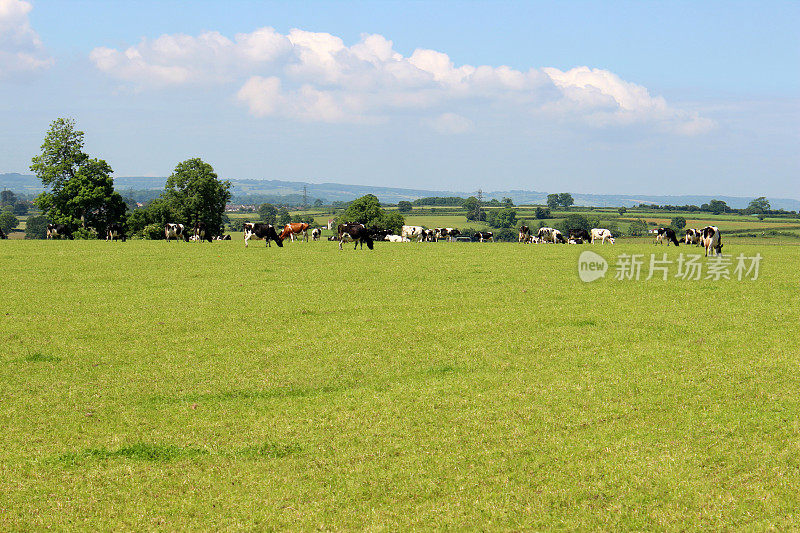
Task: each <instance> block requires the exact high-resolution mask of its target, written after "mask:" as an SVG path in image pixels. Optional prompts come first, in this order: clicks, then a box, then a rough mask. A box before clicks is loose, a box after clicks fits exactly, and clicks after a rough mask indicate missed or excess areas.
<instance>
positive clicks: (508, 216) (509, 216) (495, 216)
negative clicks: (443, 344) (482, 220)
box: [486, 208, 517, 228]
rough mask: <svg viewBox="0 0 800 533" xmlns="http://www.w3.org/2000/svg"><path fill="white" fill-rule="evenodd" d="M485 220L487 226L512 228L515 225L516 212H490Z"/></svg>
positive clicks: (508, 210) (511, 210)
mask: <svg viewBox="0 0 800 533" xmlns="http://www.w3.org/2000/svg"><path fill="white" fill-rule="evenodd" d="M486 218H487V220H486V221H487V222H488V223H489V225H490V226H493V227H495V228H513V227H514V226H516V224H517V212H516V211H515V210H514V209H508V208H506V209H501V210H499V211H492V212H491V213H489V215H488V216H487V217H486Z"/></svg>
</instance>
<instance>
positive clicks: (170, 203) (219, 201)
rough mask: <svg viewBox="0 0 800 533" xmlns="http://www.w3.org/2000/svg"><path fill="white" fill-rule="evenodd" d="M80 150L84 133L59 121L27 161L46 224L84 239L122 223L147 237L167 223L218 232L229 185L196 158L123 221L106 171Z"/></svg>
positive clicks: (67, 121) (109, 172)
mask: <svg viewBox="0 0 800 533" xmlns="http://www.w3.org/2000/svg"><path fill="white" fill-rule="evenodd" d="M83 146H84V133H83V132H82V131H78V130H77V129H75V121H74V120H72V119H65V118H59V119H56V120H55V121H53V123H52V124H51V125H50V129H49V130H48V132H47V134H46V135H45V139H44V143H43V144H42V147H41V150H42V151H41V153H40V154H39V155H37V156H35V157H34V158H33V159H32V163H31V167H30V168H31V170H32V171H33V172H34V173H35V174H36V176H37V177H38V178H39V179H40V180H41V181H42V184H43V185H44V186H45V187H46V189H47V190H46V191H45V192H43V193H42V194H40V195H39V196H37V197H36V199H35V201H34V204H35V205H36V206H37V207H38V208H39V209H41V210H42V212H43V213H44V216H45V217H46V221H49V222H50V223H54V224H64V225H65V226H67V227H68V228H69V229H70V230H71V231H73V233H74V234H75V235H76V236H78V237H87V238H88V237H90V236H92V235H94V234H96V235H100V236H102V235H104V234H105V232H106V228H107V227H108V225H109V224H111V223H125V224H127V226H128V230H129V231H131V232H138V233H140V234H141V235H143V236H146V237H150V238H160V237H161V236H163V227H164V224H166V223H167V222H177V223H182V224H185V225H187V226H194V224H196V223H198V222H203V223H205V224H206V227H207V228H208V230H209V231H211V232H212V233H221V230H222V226H223V221H224V216H225V204H226V203H227V202H228V201H229V200H230V198H231V193H230V188H231V184H230V182H229V181H220V180H219V179H218V177H217V174H216V173H215V172H214V169H213V168H212V167H211V165H209V164H208V163H205V162H204V161H202V160H201V159H199V158H193V159H188V160H186V161H183V162H181V163H179V164H178V165H177V166H176V167H175V171H174V172H173V173H172V175H170V177H169V178H167V182H166V184H165V187H164V191H163V192H162V193H161V195H160V196H159V197H158V198H156V199H155V200H153V201H152V202H150V203H149V204H148V205H147V206H146V207H144V208H140V209H135V210H134V211H133V212H132V213H131V214H130V215H129V216H126V213H127V211H128V205H127V204H126V202H125V201H124V200H123V198H122V196H121V195H120V194H119V193H118V192H116V191H115V190H114V180H113V178H112V174H113V172H114V171H113V170H112V169H111V166H110V165H109V164H108V163H107V162H106V161H104V160H102V159H97V158H92V157H89V155H88V154H87V153H86V152H84V151H83ZM0 199H2V200H4V201H7V200H8V198H3V197H0ZM30 222H31V221H30V220H29V224H30ZM33 222H34V225H35V226H37V227H38V226H40V225H41V224H40V221H33Z"/></svg>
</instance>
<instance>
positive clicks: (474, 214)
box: [463, 196, 486, 220]
mask: <svg viewBox="0 0 800 533" xmlns="http://www.w3.org/2000/svg"><path fill="white" fill-rule="evenodd" d="M463 207H464V209H465V210H466V211H467V220H486V216H485V215H484V213H483V212H482V211H481V205H480V202H479V201H478V199H477V198H475V197H474V196H470V197H469V198H467V199H466V200H464V204H463Z"/></svg>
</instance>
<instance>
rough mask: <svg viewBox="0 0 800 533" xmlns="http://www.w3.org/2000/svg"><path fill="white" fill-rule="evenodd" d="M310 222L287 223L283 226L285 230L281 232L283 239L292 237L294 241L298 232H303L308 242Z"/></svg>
mask: <svg viewBox="0 0 800 533" xmlns="http://www.w3.org/2000/svg"><path fill="white" fill-rule="evenodd" d="M310 227H311V226H309V225H308V224H306V223H305V222H292V223H290V224H286V225H285V226H284V227H283V231H282V232H281V235H280V237H281V240H283V239H285V238H286V237H290V238H291V239H292V241H294V239H295V237H294V236H295V235H296V234H298V233H299V234H302V235H303V238H304V239H305V240H306V242H308V228H310Z"/></svg>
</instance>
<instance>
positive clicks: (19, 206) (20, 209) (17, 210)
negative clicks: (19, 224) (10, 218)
mask: <svg viewBox="0 0 800 533" xmlns="http://www.w3.org/2000/svg"><path fill="white" fill-rule="evenodd" d="M29 209H30V206H29V205H28V202H25V201H19V202H17V203H15V204H14V208H13V211H14V214H15V215H19V216H21V217H24V216H25V215H27V214H28V210H29Z"/></svg>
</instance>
